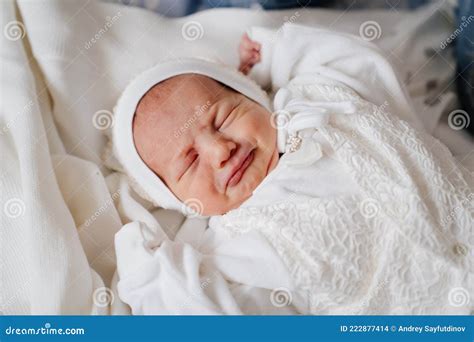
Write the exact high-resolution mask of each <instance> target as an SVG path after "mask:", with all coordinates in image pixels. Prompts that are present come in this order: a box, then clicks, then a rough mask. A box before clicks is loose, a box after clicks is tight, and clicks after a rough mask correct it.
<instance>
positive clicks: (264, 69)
mask: <svg viewBox="0 0 474 342" xmlns="http://www.w3.org/2000/svg"><path fill="white" fill-rule="evenodd" d="M248 34H249V37H250V38H251V39H253V40H255V41H257V42H259V43H261V44H262V48H261V62H260V63H258V64H257V65H255V66H254V68H253V69H252V71H251V73H250V74H249V76H250V77H251V78H253V79H254V80H256V81H257V82H258V83H259V84H260V85H261V86H263V87H269V86H271V88H272V90H273V91H275V92H277V91H278V90H279V89H280V88H283V87H287V86H288V85H289V84H298V85H304V84H317V83H319V84H328V85H334V84H341V85H344V86H347V87H349V88H351V89H352V90H353V91H355V92H356V93H357V94H359V95H360V96H361V97H362V98H363V99H365V100H367V101H369V102H371V103H374V104H375V105H377V106H383V107H384V108H385V107H386V108H387V109H388V110H389V111H390V112H392V113H394V114H397V115H398V116H399V117H400V118H402V119H404V120H406V121H409V122H411V123H412V124H413V125H415V126H416V127H418V128H421V124H420V122H419V120H418V118H417V117H416V116H415V114H414V112H413V106H412V105H411V103H410V100H409V97H408V96H407V94H406V91H405V89H404V88H403V86H402V84H401V82H399V80H398V77H397V75H396V72H395V70H394V69H393V67H392V66H391V65H390V63H389V62H388V60H387V58H385V57H384V55H383V52H382V51H381V50H380V49H379V48H378V47H377V46H376V45H375V44H373V43H371V42H368V41H365V40H363V39H361V38H359V37H356V36H353V35H350V34H345V33H341V32H336V31H332V30H328V29H325V28H313V27H306V26H300V25H294V24H285V25H283V27H281V28H280V29H278V30H269V29H265V28H260V27H254V28H251V29H250V30H249V31H248Z"/></svg>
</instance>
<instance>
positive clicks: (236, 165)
mask: <svg viewBox="0 0 474 342" xmlns="http://www.w3.org/2000/svg"><path fill="white" fill-rule="evenodd" d="M254 151H255V149H254V148H244V149H242V150H240V151H238V152H237V155H235V156H234V157H233V160H232V162H231V164H230V165H229V167H228V170H227V171H226V172H225V173H224V174H223V175H222V176H223V177H222V178H221V179H222V181H223V182H222V184H223V185H224V186H223V188H224V190H225V191H227V188H228V187H233V186H235V185H237V184H238V183H239V182H240V180H241V179H242V176H243V175H244V173H245V171H246V170H247V168H248V167H249V165H250V164H251V163H252V161H253V159H254V155H255V152H254Z"/></svg>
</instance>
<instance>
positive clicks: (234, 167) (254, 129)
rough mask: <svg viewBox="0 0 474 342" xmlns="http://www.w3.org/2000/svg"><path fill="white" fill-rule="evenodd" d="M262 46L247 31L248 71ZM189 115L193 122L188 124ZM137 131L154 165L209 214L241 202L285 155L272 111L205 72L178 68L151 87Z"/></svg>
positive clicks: (244, 57) (141, 149) (244, 62)
mask: <svg viewBox="0 0 474 342" xmlns="http://www.w3.org/2000/svg"><path fill="white" fill-rule="evenodd" d="M258 49H259V45H258V43H256V42H253V41H251V40H250V39H249V38H248V36H247V35H244V37H243V38H242V43H241V48H240V60H241V63H240V69H241V71H242V72H244V73H248V72H249V71H250V69H251V67H252V66H253V65H254V64H255V63H257V62H258V60H259V50H258ZM195 108H199V109H198V111H196V110H195ZM186 123H191V124H190V125H189V127H188V128H187V129H180V128H181V127H183V126H185V124H186ZM133 137H134V142H135V146H136V148H137V151H138V153H139V154H140V157H141V158H142V159H143V161H144V162H145V163H146V164H147V165H148V167H149V168H150V169H151V170H153V171H154V172H155V173H156V174H157V175H158V176H159V177H160V178H161V179H162V180H163V181H164V183H165V184H166V186H167V187H168V188H169V189H170V190H171V191H172V192H173V193H174V194H175V195H176V196H177V197H178V198H179V199H180V200H181V201H182V202H186V201H188V200H190V199H197V200H199V201H200V202H201V205H202V210H201V212H200V214H203V215H206V216H208V215H221V214H224V213H226V212H228V211H230V210H231V209H234V208H237V207H238V206H240V204H241V203H242V202H243V201H244V200H245V199H247V198H248V197H250V195H251V194H252V192H253V190H254V189H255V188H256V187H257V185H258V184H259V183H260V182H262V180H263V179H264V178H265V177H266V176H267V175H268V173H269V172H270V171H272V170H273V169H274V168H275V166H276V164H277V163H278V149H277V144H276V128H275V127H274V125H272V124H271V113H270V112H269V111H268V110H267V109H265V108H264V107H263V106H261V105H259V104H258V103H256V102H255V101H252V100H251V99H249V98H247V97H246V96H245V95H243V94H241V93H239V92H237V91H235V90H233V89H231V88H229V87H227V86H224V85H223V84H221V83H219V82H217V81H215V80H214V79H212V78H210V77H207V76H203V75H198V74H183V75H178V76H174V77H172V78H169V79H167V80H165V81H163V82H160V83H159V84H157V85H155V86H154V87H153V88H151V89H150V90H149V91H148V92H147V93H146V94H145V95H144V96H143V98H142V99H141V100H140V102H139V104H138V107H137V110H136V114H135V118H134V122H133ZM157 146H158V148H157Z"/></svg>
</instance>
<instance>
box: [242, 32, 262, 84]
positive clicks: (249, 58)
mask: <svg viewBox="0 0 474 342" xmlns="http://www.w3.org/2000/svg"><path fill="white" fill-rule="evenodd" d="M260 48H261V45H260V43H257V42H255V41H253V40H251V39H250V38H249V36H248V35H247V33H244V34H243V35H242V39H241V40H240V45H239V56H240V65H239V71H241V72H243V73H244V74H245V75H247V74H248V73H249V72H250V69H252V67H253V66H254V65H255V64H257V63H258V62H260Z"/></svg>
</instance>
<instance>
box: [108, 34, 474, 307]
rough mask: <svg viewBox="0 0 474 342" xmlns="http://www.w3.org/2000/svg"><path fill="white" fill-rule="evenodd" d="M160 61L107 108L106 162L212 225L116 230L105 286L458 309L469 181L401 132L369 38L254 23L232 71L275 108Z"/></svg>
mask: <svg viewBox="0 0 474 342" xmlns="http://www.w3.org/2000/svg"><path fill="white" fill-rule="evenodd" d="M206 65H207V66H199V68H197V69H199V71H201V72H202V71H203V70H204V71H206V72H207V73H204V75H210V74H211V75H218V74H217V73H216V74H212V72H211V71H210V70H211V69H213V68H212V67H208V66H209V64H206ZM173 67H174V68H175V69H176V68H179V67H180V65H179V64H178V65H174V66H173ZM160 68H162V69H164V71H163V70H162V69H160V70H159V71H160V74H159V76H160V77H165V78H161V79H162V80H164V81H162V82H159V83H157V82H155V80H156V79H155V78H154V77H148V76H146V77H142V78H141V79H139V80H138V81H140V82H142V83H143V82H145V84H144V85H143V86H141V88H140V87H139V86H137V88H133V87H132V88H131V89H128V90H126V92H125V93H126V94H125V95H123V97H124V99H123V100H122V101H119V104H118V106H117V108H118V109H117V111H116V115H117V114H119V116H118V118H117V119H116V123H115V126H114V129H116V131H115V132H114V135H115V136H114V139H115V141H114V144H118V145H119V146H118V148H117V150H118V151H121V154H120V155H119V157H120V158H119V159H121V161H122V163H123V164H124V165H128V168H126V169H127V171H129V172H131V173H132V176H133V177H131V178H133V179H134V180H135V181H136V182H137V183H139V184H140V185H141V188H142V190H144V191H143V192H144V193H147V194H152V195H154V198H152V197H153V196H150V198H151V200H154V201H155V202H157V204H160V203H158V202H159V201H157V200H156V198H157V197H160V196H161V194H162V193H163V192H168V193H169V190H171V192H172V193H173V195H174V196H175V197H176V198H177V199H176V198H174V199H173V201H175V202H172V200H169V201H168V202H167V203H168V204H169V205H168V207H169V208H171V207H173V208H178V209H179V204H180V203H176V202H182V203H184V204H186V203H187V202H189V201H190V200H198V201H199V202H200V203H201V207H200V212H199V213H200V214H202V215H205V216H211V217H210V219H209V222H208V223H207V222H204V223H203V224H202V225H200V224H198V223H196V222H195V221H193V220H187V221H186V223H185V224H183V226H182V227H181V230H180V232H179V233H178V235H177V236H176V238H175V239H173V240H170V239H169V238H168V237H167V236H166V234H165V233H164V232H163V230H162V229H161V227H160V226H159V225H158V224H155V223H154V222H153V220H149V221H148V222H138V220H137V221H134V222H130V223H128V224H127V225H125V226H124V227H123V228H122V229H121V230H120V232H119V233H117V235H116V240H115V243H116V251H117V265H118V266H117V267H118V274H119V277H120V281H119V283H118V291H119V295H120V298H121V299H122V300H123V301H124V302H126V303H127V304H128V305H130V307H131V308H132V312H133V313H134V314H223V313H225V314H353V313H357V314H414V313H416V314H468V313H469V310H470V308H469V307H468V306H466V307H462V308H460V307H454V306H452V305H450V300H449V296H450V295H451V294H450V293H451V292H450V290H451V289H452V288H460V287H463V288H465V289H466V291H467V292H468V293H469V291H470V292H472V284H473V282H472V281H470V280H472V279H470V277H469V275H472V274H474V273H473V272H474V270H473V269H472V263H471V264H469V262H468V260H469V258H468V257H466V256H467V255H468V254H467V253H469V252H468V251H470V250H472V246H471V245H472V243H471V242H470V241H471V240H469V236H471V235H472V233H470V231H469V229H470V227H472V222H473V216H472V213H473V211H472V207H470V208H469V207H468V206H469V204H468V201H466V200H465V199H466V198H470V197H471V195H472V192H473V191H474V190H473V189H474V181H473V179H472V175H470V174H469V173H466V172H464V170H463V169H461V168H459V167H458V164H457V163H456V162H455V161H454V160H453V157H452V156H451V154H450V153H449V151H448V150H447V149H446V148H445V147H444V146H442V145H441V144H440V143H439V142H437V141H435V140H434V139H433V138H431V137H430V136H428V135H426V134H424V133H422V132H421V131H418V130H416V129H415V128H414V127H420V125H419V123H418V120H417V118H416V116H415V115H414V113H413V110H412V107H411V105H410V103H409V100H408V98H407V96H406V94H405V92H404V90H403V87H402V85H401V84H400V82H399V81H398V79H397V77H396V74H395V72H394V70H393V68H392V67H391V66H390V64H389V63H388V61H387V60H386V59H385V58H384V57H383V54H382V53H381V51H380V50H379V49H378V48H377V47H376V46H375V45H373V44H371V43H369V42H366V41H364V40H362V39H359V38H358V37H355V36H351V35H347V34H344V33H338V32H334V31H330V30H326V29H315V28H309V27H304V26H298V25H285V26H284V27H283V28H282V29H280V30H278V31H271V30H267V29H263V28H254V29H252V30H251V31H250V32H249V36H247V35H244V36H243V38H242V40H241V44H240V66H239V70H240V71H241V73H243V74H248V76H249V77H251V78H252V79H253V80H255V81H256V82H258V84H259V85H260V86H261V87H263V88H266V89H270V90H271V96H272V97H273V98H272V104H273V106H272V109H271V110H272V112H271V111H270V110H269V108H270V106H267V105H266V104H265V100H263V99H262V98H261V97H258V96H257V95H255V94H254V92H253V91H254V90H255V92H257V91H260V90H261V89H258V87H257V88H252V90H251V91H246V90H245V89H247V88H245V87H241V88H239V87H237V86H236V87H233V89H231V88H230V87H228V86H225V85H223V84H226V85H229V84H233V83H235V84H236V82H233V81H234V80H235V79H238V78H239V77H240V78H243V80H244V81H242V83H245V82H248V81H249V80H248V79H247V78H246V77H245V76H243V75H242V74H238V73H237V71H236V70H232V72H230V73H229V74H227V75H228V77H227V76H226V77H223V78H221V79H219V78H218V77H217V76H216V78H214V77H207V76H204V75H203V74H202V73H201V74H199V73H197V72H192V71H193V70H195V69H193V68H191V67H189V68H188V67H186V68H187V69H184V70H185V71H188V72H182V73H180V74H179V76H175V75H176V73H174V74H173V72H176V70H171V71H170V70H168V69H167V67H166V66H160ZM183 68H184V67H183ZM197 69H196V70H197ZM182 70H183V69H180V71H182ZM231 74H232V75H234V74H237V75H234V76H229V75H231ZM163 75H164V76H163ZM168 75H171V76H174V77H167V76H168ZM152 76H156V75H152ZM166 77H167V78H166ZM218 80H221V81H222V80H225V81H227V82H224V81H223V82H222V83H223V84H221V83H219V81H218ZM140 82H137V83H136V84H140ZM249 88H251V87H250V86H249ZM234 89H239V90H234ZM247 90H248V89H247ZM127 94H132V95H134V96H128V95H127ZM143 94H144V95H143ZM130 99H133V101H131V100H130ZM257 99H258V100H257ZM129 100H130V101H129ZM196 108H197V109H196ZM132 115H133V116H134V117H133V116H132ZM124 118H125V119H124ZM132 120H133V121H132ZM130 126H133V129H131V128H130ZM121 127H125V128H124V129H122V130H120V128H121ZM132 140H133V143H134V144H131V141H132ZM137 152H138V154H139V156H137ZM134 163H135V164H140V165H135V164H134ZM143 163H145V164H146V166H143V165H141V164H143ZM150 170H152V171H153V172H151V171H150ZM157 177H159V178H157ZM157 179H161V181H160V182H159V184H156V182H157ZM152 183H153V184H152ZM163 183H164V184H165V185H166V186H165V185H163ZM146 184H150V185H149V186H148V188H147V185H146ZM453 185H454V186H453ZM152 187H154V189H155V188H156V189H157V190H156V191H154V192H152V191H151V189H150V188H152ZM162 199H164V197H163V198H162ZM173 203H174V204H173ZM452 208H460V209H461V208H462V210H456V215H453V214H452V212H453V211H452ZM446 218H449V220H448V219H446ZM144 240H146V241H145V242H146V243H144ZM466 244H469V246H466ZM414 256H416V257H414ZM420 289H422V290H420ZM448 293H449V296H448Z"/></svg>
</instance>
